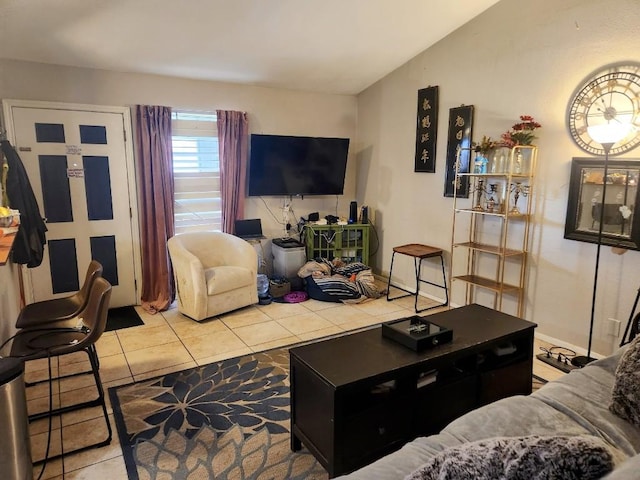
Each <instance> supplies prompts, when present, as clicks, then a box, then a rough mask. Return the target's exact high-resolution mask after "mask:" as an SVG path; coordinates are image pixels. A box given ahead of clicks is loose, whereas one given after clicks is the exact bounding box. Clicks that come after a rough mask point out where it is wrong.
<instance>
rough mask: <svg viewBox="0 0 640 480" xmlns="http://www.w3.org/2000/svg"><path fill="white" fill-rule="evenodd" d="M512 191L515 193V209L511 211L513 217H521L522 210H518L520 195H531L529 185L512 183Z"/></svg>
mask: <svg viewBox="0 0 640 480" xmlns="http://www.w3.org/2000/svg"><path fill="white" fill-rule="evenodd" d="M509 189H510V191H511V192H513V207H511V210H509V213H510V214H511V215H520V214H521V212H520V209H519V208H518V199H519V198H520V195H522V196H523V197H526V196H527V195H529V185H523V184H522V183H521V182H516V183H512V184H511V185H510V188H509Z"/></svg>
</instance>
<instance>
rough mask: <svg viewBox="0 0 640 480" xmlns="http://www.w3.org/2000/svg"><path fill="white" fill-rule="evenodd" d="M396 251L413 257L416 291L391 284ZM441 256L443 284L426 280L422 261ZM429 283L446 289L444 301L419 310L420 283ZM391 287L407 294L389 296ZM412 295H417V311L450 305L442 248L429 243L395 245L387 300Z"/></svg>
mask: <svg viewBox="0 0 640 480" xmlns="http://www.w3.org/2000/svg"><path fill="white" fill-rule="evenodd" d="M396 253H399V254H401V255H407V256H409V257H413V262H414V267H415V272H416V289H415V292H412V291H410V290H407V289H405V288H403V287H399V286H397V285H392V284H391V275H392V273H393V261H394V259H395V256H396ZM435 257H439V258H440V265H441V266H442V284H439V283H434V282H431V281H429V280H424V279H423V278H421V277H422V275H421V273H422V261H423V260H425V259H427V258H435ZM421 283H427V284H429V285H433V286H434V287H438V288H442V289H444V297H445V301H444V303H438V304H436V305H431V306H430V307H426V308H421V309H420V310H418V295H419V294H420V284H421ZM391 287H394V288H397V289H398V290H402V291H403V292H406V294H405V295H399V296H397V297H393V298H391V297H390V296H389V294H390V290H391ZM411 295H415V297H416V300H415V303H414V309H415V311H416V313H420V312H424V311H425V310H430V309H432V308H437V307H444V306H446V305H449V290H448V289H447V277H446V275H445V272H444V258H443V254H442V249H440V248H436V247H430V246H429V245H423V244H421V243H408V244H407V245H401V246H399V247H393V254H392V255H391V267H390V268H389V281H388V283H387V301H389V302H390V301H392V300H397V299H398V298H404V297H408V296H411Z"/></svg>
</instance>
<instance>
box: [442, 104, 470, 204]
mask: <svg viewBox="0 0 640 480" xmlns="http://www.w3.org/2000/svg"><path fill="white" fill-rule="evenodd" d="M472 127H473V105H466V106H461V107H456V108H452V109H450V110H449V133H448V138H447V171H446V174H445V179H444V196H445V197H453V196H454V193H455V196H456V197H464V198H468V197H469V177H461V178H459V179H458V180H459V181H458V185H456V153H457V150H458V147H460V148H470V147H471V137H472ZM470 157H471V150H470V149H469V150H461V151H460V172H462V173H469V161H470Z"/></svg>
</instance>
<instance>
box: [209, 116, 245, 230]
mask: <svg viewBox="0 0 640 480" xmlns="http://www.w3.org/2000/svg"><path fill="white" fill-rule="evenodd" d="M216 114H217V123H218V145H219V146H218V150H219V154H220V195H221V197H222V231H223V232H228V233H234V232H233V228H234V222H235V220H236V219H241V218H242V217H243V216H244V191H245V184H246V172H247V154H248V151H249V122H248V120H247V114H246V113H245V112H234V111H226V110H218V111H217V112H216Z"/></svg>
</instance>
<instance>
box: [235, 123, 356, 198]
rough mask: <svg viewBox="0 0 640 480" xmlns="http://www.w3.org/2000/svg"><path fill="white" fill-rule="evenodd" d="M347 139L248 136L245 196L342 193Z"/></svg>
mask: <svg viewBox="0 0 640 480" xmlns="http://www.w3.org/2000/svg"><path fill="white" fill-rule="evenodd" d="M348 151H349V139H348V138H322V137H294V136H285V135H262V134H253V135H251V150H250V155H249V174H248V188H247V190H248V192H247V194H248V195H249V196H270V195H285V196H295V195H300V196H304V195H342V193H343V191H344V176H345V172H346V169H347V153H348Z"/></svg>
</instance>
